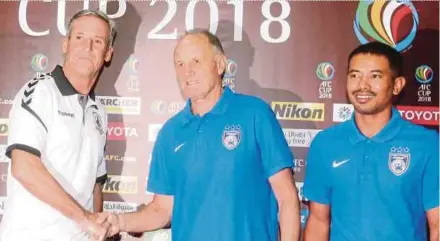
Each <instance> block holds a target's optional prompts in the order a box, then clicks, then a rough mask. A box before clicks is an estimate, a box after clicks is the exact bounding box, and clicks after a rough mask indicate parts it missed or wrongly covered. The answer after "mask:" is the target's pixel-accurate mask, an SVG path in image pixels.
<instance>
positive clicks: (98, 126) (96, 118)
mask: <svg viewBox="0 0 440 241" xmlns="http://www.w3.org/2000/svg"><path fill="white" fill-rule="evenodd" d="M93 122H94V123H95V128H96V130H98V132H99V134H100V135H102V134H104V129H103V127H102V120H101V116H99V114H98V113H96V112H93Z"/></svg>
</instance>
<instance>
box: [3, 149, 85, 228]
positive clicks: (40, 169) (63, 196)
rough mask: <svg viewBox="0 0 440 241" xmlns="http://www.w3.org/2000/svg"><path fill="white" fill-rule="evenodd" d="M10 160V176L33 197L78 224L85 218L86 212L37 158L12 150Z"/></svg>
mask: <svg viewBox="0 0 440 241" xmlns="http://www.w3.org/2000/svg"><path fill="white" fill-rule="evenodd" d="M12 159H13V161H12V164H11V165H12V175H13V176H14V177H15V178H16V179H17V181H18V182H19V183H20V184H21V185H22V186H23V187H24V188H25V189H26V190H27V191H28V192H30V193H31V194H32V195H33V196H35V197H36V198H37V199H39V200H41V201H42V202H44V203H46V204H48V205H50V206H51V207H53V208H54V209H56V210H58V211H59V212H61V213H62V214H63V215H65V216H66V217H68V218H70V219H72V220H74V221H75V222H76V223H78V224H80V223H81V222H82V221H83V220H84V219H85V218H86V214H87V213H86V211H85V210H84V209H83V208H82V207H81V206H80V205H79V204H78V203H77V202H76V201H75V199H73V198H72V196H70V195H69V194H68V193H67V192H66V191H65V190H64V189H63V188H62V187H61V185H60V184H59V183H58V182H57V181H56V180H55V178H53V176H52V175H51V174H50V173H49V171H48V170H47V169H46V167H45V166H44V165H43V163H42V162H41V161H40V159H39V158H38V157H36V156H33V155H32V154H29V153H25V152H23V151H20V150H14V151H13V152H12Z"/></svg>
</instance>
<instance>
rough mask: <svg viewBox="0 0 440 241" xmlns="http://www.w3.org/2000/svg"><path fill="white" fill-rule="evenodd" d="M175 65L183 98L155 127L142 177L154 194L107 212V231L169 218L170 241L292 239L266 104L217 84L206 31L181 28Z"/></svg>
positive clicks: (294, 219) (279, 143) (218, 55)
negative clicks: (137, 205) (130, 208)
mask: <svg viewBox="0 0 440 241" xmlns="http://www.w3.org/2000/svg"><path fill="white" fill-rule="evenodd" d="M174 62H175V68H176V75H177V79H178V81H179V85H180V88H181V90H182V93H183V94H184V95H185V97H187V98H189V100H188V103H187V105H186V108H185V109H184V110H182V111H181V112H180V113H178V114H177V115H176V116H174V117H173V118H172V119H170V120H169V121H168V122H167V123H166V124H165V125H164V126H163V128H162V129H161V131H160V132H159V135H158V138H157V141H156V144H155V147H154V150H153V157H152V163H151V169H150V175H149V178H148V191H150V192H153V193H155V196H154V198H153V201H152V202H151V203H149V204H148V205H147V206H146V207H145V208H144V209H142V210H141V211H139V212H136V213H129V214H121V215H119V216H117V218H116V220H115V218H112V217H109V220H110V222H111V223H112V224H113V225H112V228H111V234H113V233H115V232H117V231H128V232H144V231H150V230H155V229H159V228H162V227H164V226H166V225H167V224H168V223H169V222H171V221H172V227H171V230H172V238H173V241H188V240H190V241H207V240H209V241H233V240H237V241H238V240H239V241H277V240H279V237H280V238H281V241H297V240H298V238H299V233H300V218H299V201H298V196H297V192H296V188H295V185H294V181H293V176H292V172H291V167H292V166H293V164H292V160H293V156H292V154H291V151H290V149H289V147H288V145H287V143H286V140H285V138H284V135H283V132H282V130H281V127H280V125H279V123H278V122H277V120H276V117H275V115H274V113H273V112H272V110H271V108H270V107H269V106H268V105H267V104H266V103H265V102H264V101H262V100H260V99H258V98H255V97H251V96H246V95H241V94H235V93H233V92H232V91H231V90H229V89H228V88H222V79H221V75H222V73H223V72H224V70H225V63H226V57H225V55H224V53H223V48H222V46H221V43H220V41H219V40H218V38H217V37H216V36H214V35H212V34H211V33H209V32H208V31H207V30H194V31H190V32H187V33H186V34H185V35H184V36H183V37H182V38H181V39H180V40H179V42H178V44H177V46H176V49H175V52H174ZM279 233H280V234H279Z"/></svg>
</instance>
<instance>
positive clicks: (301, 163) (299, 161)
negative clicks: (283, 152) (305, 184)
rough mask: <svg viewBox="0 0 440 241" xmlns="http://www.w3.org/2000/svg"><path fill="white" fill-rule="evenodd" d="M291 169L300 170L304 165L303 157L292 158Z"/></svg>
mask: <svg viewBox="0 0 440 241" xmlns="http://www.w3.org/2000/svg"><path fill="white" fill-rule="evenodd" d="M293 165H294V166H293V168H292V169H293V171H294V172H301V170H302V168H303V167H304V166H305V161H304V159H294V160H293Z"/></svg>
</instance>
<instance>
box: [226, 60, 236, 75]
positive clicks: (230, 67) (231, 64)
mask: <svg viewBox="0 0 440 241" xmlns="http://www.w3.org/2000/svg"><path fill="white" fill-rule="evenodd" d="M236 73H237V63H235V61H234V60H232V59H228V62H227V63H226V69H225V75H224V77H225V78H233V77H235V74H236Z"/></svg>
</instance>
